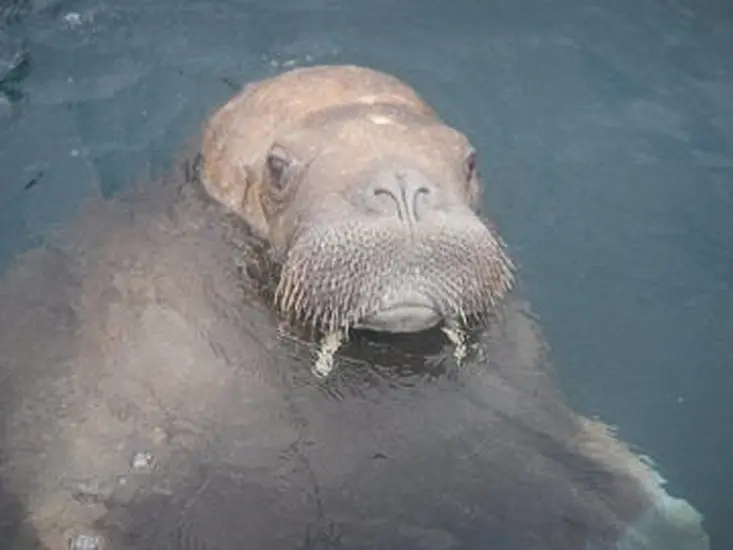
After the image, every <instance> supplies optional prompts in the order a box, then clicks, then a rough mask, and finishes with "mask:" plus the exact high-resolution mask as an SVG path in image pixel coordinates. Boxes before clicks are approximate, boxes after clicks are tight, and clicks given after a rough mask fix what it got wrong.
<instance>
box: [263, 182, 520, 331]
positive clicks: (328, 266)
mask: <svg viewBox="0 0 733 550" xmlns="http://www.w3.org/2000/svg"><path fill="white" fill-rule="evenodd" d="M399 173H404V171H403V172H399ZM399 173H398V175H399ZM380 179H385V178H381V177H380V178H377V181H376V182H375V184H370V185H359V186H358V189H359V190H360V193H359V194H358V198H357V199H355V200H352V202H354V203H356V204H355V206H357V208H356V209H354V211H355V212H356V214H354V215H353V216H348V217H347V219H346V220H344V221H339V222H335V221H334V220H333V219H329V220H328V221H327V223H326V222H325V221H324V222H323V223H318V219H317V217H316V220H314V222H315V223H311V224H309V225H308V226H307V228H306V229H305V230H303V231H301V232H299V234H298V235H297V238H295V239H294V241H293V243H292V245H291V246H290V247H289V250H288V251H287V254H286V256H285V259H284V262H283V265H282V270H281V278H280V281H279V285H278V288H277V291H276V300H277V303H278V305H279V307H280V309H281V311H282V312H283V313H284V314H285V315H288V316H290V317H291V318H293V320H294V321H296V322H298V323H305V324H308V325H310V326H312V327H313V328H317V329H319V330H322V331H324V332H326V333H332V332H334V331H337V330H345V329H349V328H367V329H371V330H378V331H386V332H419V331H422V330H426V329H429V328H432V327H434V326H436V325H438V324H439V323H441V322H446V323H450V324H453V323H462V324H463V325H467V324H469V323H472V322H477V321H478V322H481V321H485V320H486V319H487V318H488V317H489V316H490V315H491V313H492V312H494V311H495V310H496V308H497V307H498V305H499V303H500V301H501V299H502V298H503V297H504V295H505V294H506V293H507V292H508V291H509V290H510V289H511V287H512V284H513V269H514V266H513V265H512V262H511V260H510V259H509V257H508V256H507V254H506V253H505V246H504V243H503V242H502V240H501V238H500V237H499V235H498V233H497V232H496V231H495V230H494V229H493V228H492V227H490V226H489V225H487V224H486V223H484V222H482V221H481V219H480V218H479V217H478V216H477V215H476V214H475V213H474V212H473V211H472V210H471V209H470V208H469V207H468V206H466V205H465V204H456V205H453V206H452V207H449V208H442V206H444V205H441V204H440V203H439V202H436V203H433V202H431V201H430V200H428V199H425V198H424V197H423V196H425V195H429V194H430V193H431V192H432V191H431V187H430V185H414V181H413V184H410V182H406V181H404V180H405V178H404V177H403V178H399V177H393V178H391V180H392V181H388V182H386V183H385V182H384V181H379V180H380ZM361 190H366V193H364V192H361ZM364 195H367V197H368V198H366V199H365V198H364Z"/></svg>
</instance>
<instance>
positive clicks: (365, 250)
mask: <svg viewBox="0 0 733 550" xmlns="http://www.w3.org/2000/svg"><path fill="white" fill-rule="evenodd" d="M336 70H337V69H336ZM349 70H353V69H349ZM301 71H304V70H302V69H301ZM362 71H367V72H366V73H365V74H361V80H359V79H358V78H355V79H354V78H353V74H352V75H351V77H352V79H353V80H354V81H353V82H352V84H354V85H355V88H356V89H357V90H358V89H359V85H360V84H361V85H362V88H368V89H367V91H368V92H372V93H371V94H369V95H368V96H367V95H364V94H363V95H362V99H359V98H357V99H356V100H350V101H343V102H333V103H334V104H332V105H331V106H329V107H328V108H319V109H316V110H312V109H311V110H308V109H304V111H305V112H304V113H302V116H298V117H291V118H290V119H284V120H280V121H277V120H275V122H273V117H272V116H270V117H269V118H267V119H266V120H265V122H266V123H263V128H261V129H262V130H263V132H262V133H263V134H264V136H263V138H264V139H263V140H264V141H265V143H261V142H258V143H257V146H256V147H255V146H254V145H252V146H249V145H250V144H249V143H245V145H248V146H249V147H240V148H239V149H236V148H232V147H231V142H229V141H228V140H227V138H226V135H227V134H226V131H231V132H239V133H240V134H239V135H240V138H239V139H243V140H244V139H246V138H242V137H241V136H244V135H246V132H245V131H244V130H243V129H242V126H243V125H245V124H252V122H253V121H257V120H258V119H257V116H256V114H257V111H256V110H255V111H252V112H251V113H250V115H248V116H244V115H243V114H242V112H241V111H246V110H247V109H250V108H251V106H252V105H253V103H256V101H255V100H256V98H257V90H255V91H253V90H252V89H250V91H249V92H247V93H249V98H247V97H246V96H247V93H245V97H244V99H243V100H242V106H241V108H240V112H239V113H237V114H236V115H235V114H234V113H233V112H230V113H229V115H228V118H226V117H224V118H220V119H219V120H218V121H217V119H216V118H214V121H213V122H212V125H211V126H210V128H214V130H216V132H218V133H216V132H214V130H211V129H210V130H209V141H208V142H207V141H206V140H205V146H204V183H205V185H207V188H209V189H210V192H212V194H213V195H214V196H217V194H218V198H219V199H220V200H222V202H225V203H227V202H228V203H229V204H230V206H231V207H232V208H233V209H234V210H236V211H238V212H239V213H240V214H241V215H242V216H243V217H244V218H245V219H246V220H247V221H248V222H249V223H250V224H251V225H252V227H253V228H255V229H256V230H258V231H259V232H260V233H261V234H262V236H263V237H265V238H266V239H267V240H268V241H269V243H270V244H271V245H272V248H273V250H274V252H275V256H276V257H277V258H279V262H280V263H281V266H282V269H281V276H280V280H279V283H278V288H277V292H276V302H277V305H278V307H279V308H280V309H281V310H282V312H283V313H284V314H286V315H288V316H291V317H293V318H295V319H296V320H297V321H299V322H302V323H305V324H309V325H311V326H314V327H317V328H319V329H322V330H324V331H333V330H336V329H341V328H346V327H364V328H370V329H375V330H382V331H389V332H414V331H420V330H424V329H427V328H430V327H432V326H434V325H437V324H439V323H440V322H443V321H445V322H449V323H453V322H456V321H466V320H469V319H481V318H485V317H487V316H488V315H489V314H490V313H491V312H492V311H494V309H495V308H496V307H497V306H498V305H499V302H500V301H501V299H502V298H503V297H504V295H505V294H506V293H507V292H508V291H509V289H510V288H511V286H512V281H513V275H512V272H513V266H512V263H511V261H510V260H509V258H508V257H507V255H506V253H505V251H504V246H503V243H502V241H501V239H500V238H499V236H498V234H497V233H496V231H495V230H494V229H493V228H491V227H490V226H489V225H488V224H487V223H485V222H484V221H482V220H481V219H480V218H479V216H478V214H477V207H478V202H479V176H478V174H477V171H476V151H475V150H474V148H473V146H472V145H471V143H470V142H469V140H468V139H467V138H466V136H465V135H463V134H462V133H460V132H458V131H456V130H455V129H453V128H451V127H450V126H448V125H446V124H444V123H443V122H441V121H440V120H439V119H437V117H435V116H434V115H433V113H432V111H430V110H429V109H428V108H427V106H425V105H424V104H422V103H421V102H420V101H419V100H417V99H414V98H412V97H411V98H408V99H409V100H410V101H404V102H398V101H391V99H393V96H390V95H387V94H384V93H383V94H382V95H383V96H384V97H385V98H388V99H390V100H389V101H384V102H382V101H381V99H382V98H381V97H380V96H379V93H373V92H374V91H375V90H374V88H375V86H374V79H376V78H378V77H379V76H380V75H381V73H376V72H372V71H368V70H367V69H362ZM375 75H376V76H375ZM306 76H307V74H306ZM337 76H338V77H340V78H343V74H341V75H337ZM357 76H358V74H357ZM368 78H371V79H372V81H371V82H367V84H366V85H365V79H368ZM383 78H385V79H390V78H392V77H387V76H386V75H383ZM270 82H272V81H270ZM298 83H300V84H301V87H304V86H302V79H301V80H300V81H296V84H298ZM329 83H330V84H332V82H329ZM395 83H397V84H399V81H396V80H393V81H389V80H388V81H387V84H388V85H389V86H391V88H390V90H388V91H390V92H392V93H394V86H395V85H396V84H395ZM309 84H311V87H310V89H309V90H308V92H309V93H310V94H315V95H317V94H318V88H317V87H315V89H314V87H313V86H312V83H309ZM382 84H384V83H383V82H382ZM270 85H271V86H272V84H270ZM399 85H400V86H404V85H402V84H399ZM408 90H409V89H408ZM275 91H278V90H275ZM288 91H289V92H290V93H291V94H292V95H291V96H289V97H290V99H289V101H288V106H292V103H293V102H305V103H307V102H308V95H307V94H304V95H303V96H302V97H300V96H299V95H298V92H299V88H298V86H296V85H293V83H292V82H291V85H290V88H289V89H288ZM398 91H401V90H398ZM377 92H383V89H380V90H377ZM399 97H404V93H403V94H402V96H398V98H399ZM364 98H366V99H364ZM269 99H270V100H272V95H271V96H270V97H269ZM226 108H227V107H225V109H226ZM229 108H230V109H231V105H230V106H229ZM222 112H223V111H222ZM220 116H221V115H220ZM237 117H239V118H237ZM222 120H223V121H224V122H227V121H228V122H229V124H230V127H229V130H226V129H224V128H222V127H221V125H222ZM259 120H260V122H262V120H263V119H259ZM217 122H218V124H219V126H216V124H217ZM235 127H236V129H235ZM248 131H250V132H251V131H256V127H255V126H251V127H250V128H248ZM214 133H216V135H217V136H218V138H219V140H220V141H219V142H218V145H217V142H216V140H215V139H214V138H213V137H211V136H213V135H214ZM250 139H251V138H250ZM221 140H223V141H221ZM207 143H208V147H209V150H210V153H209V154H208V155H207ZM224 143H226V144H225V145H224ZM225 150H226V152H227V154H223V153H222V151H225ZM255 150H257V151H256V153H253V152H252V151H255ZM237 151H239V152H241V155H237V154H234V153H236V152H237ZM217 154H218V156H217ZM206 163H208V164H209V168H208V171H207V167H206ZM222 163H229V164H228V165H227V166H222ZM234 165H237V166H238V167H237V168H236V169H235V168H233V167H234ZM227 170H228V171H227ZM217 177H218V179H217ZM223 183H226V192H223V191H222V184H223ZM212 189H213V190H212ZM230 191H234V193H231V192H230Z"/></svg>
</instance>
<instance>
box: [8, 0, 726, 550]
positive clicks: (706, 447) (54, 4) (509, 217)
mask: <svg viewBox="0 0 733 550" xmlns="http://www.w3.org/2000/svg"><path fill="white" fill-rule="evenodd" d="M0 14H1V15H0V18H2V23H0V167H2V171H1V172H0V173H1V174H2V178H1V183H0V269H4V268H5V267H6V266H7V265H8V263H9V262H10V260H11V259H12V257H13V256H14V255H15V254H17V253H18V252H20V251H22V250H24V249H27V248H28V247H30V246H31V245H33V244H34V243H36V242H38V240H39V238H40V236H41V235H42V233H43V232H44V231H45V230H47V229H49V228H50V227H52V226H53V225H55V224H58V223H60V222H62V221H63V220H65V219H68V217H69V216H71V215H72V214H73V212H74V210H75V208H76V207H77V206H78V205H79V203H80V201H81V200H82V199H83V198H85V197H88V196H92V195H99V194H101V195H105V196H109V195H113V194H115V193H117V192H118V191H119V190H121V189H122V188H124V187H125V186H127V185H129V184H130V183H132V182H133V181H137V180H141V179H142V180H143V181H149V180H151V179H153V178H154V177H155V176H156V175H159V174H160V173H161V172H162V171H163V170H165V168H166V167H167V165H168V163H169V161H170V159H171V155H173V154H174V153H175V152H176V151H177V150H178V149H179V148H180V147H181V146H182V145H183V143H184V141H185V140H186V138H187V137H189V136H191V135H193V133H194V132H195V131H196V130H197V129H198V128H199V126H200V124H201V123H202V121H203V119H204V117H205V116H206V115H207V114H208V113H210V112H211V111H212V110H213V109H214V108H215V107H216V106H217V105H218V104H220V103H221V102H223V101H225V100H226V98H227V97H228V96H229V95H230V94H231V93H232V92H233V89H234V88H236V87H238V86H239V85H241V84H242V83H244V82H247V81H249V80H253V79H257V78H261V77H263V76H266V75H270V74H273V73H275V72H278V71H280V70H282V69H283V68H287V67H290V66H296V65H307V64H313V63H336V62H350V63H363V64H367V65H371V66H374V67H377V68H380V69H383V70H387V71H390V72H393V73H395V74H397V75H399V76H401V77H403V78H405V79H406V80H408V81H409V82H410V83H411V84H413V85H415V86H416V87H417V88H418V89H419V90H420V91H421V92H422V93H423V94H424V95H425V97H426V98H427V99H428V100H429V101H430V102H431V103H433V104H434V105H435V107H436V108H437V109H438V110H439V111H440V112H441V113H442V114H443V115H444V116H445V118H446V119H448V120H449V121H450V122H452V123H453V124H455V125H457V126H459V127H460V128H461V129H463V130H465V131H466V133H467V134H468V135H469V136H470V137H471V139H472V140H473V141H474V143H475V144H476V145H477V146H478V148H479V150H480V153H481V157H480V164H481V169H482V172H483V175H484V179H485V180H486V183H487V189H488V192H487V204H486V210H487V212H488V213H489V214H490V215H492V216H493V217H494V218H495V219H496V220H497V222H498V224H499V225H500V227H501V229H502V232H503V234H504V236H505V239H506V240H507V241H508V243H509V245H510V246H511V248H512V251H513V255H514V256H515V258H517V260H518V261H519V263H520V264H521V267H522V277H523V287H524V288H523V290H524V291H525V292H526V293H527V294H528V295H529V296H530V297H531V299H532V300H533V302H534V306H535V309H536V310H537V312H538V313H539V314H540V316H541V318H542V321H543V323H544V326H545V329H546V331H547V337H548V339H549V341H550V344H551V346H552V348H553V360H554V362H555V364H556V366H557V368H558V371H559V373H560V376H561V380H562V382H563V384H564V386H565V388H566V389H567V391H568V392H569V395H570V397H571V399H572V400H573V402H574V404H575V405H576V406H577V407H578V408H579V409H580V410H583V411H586V412H591V413H596V414H599V415H601V416H602V417H603V418H604V419H605V420H607V421H609V422H611V423H614V424H618V425H619V426H620V430H621V431H620V433H621V436H622V437H623V438H625V439H627V440H630V441H631V442H633V443H635V444H636V445H638V446H639V447H640V448H642V449H643V450H645V451H647V452H649V453H650V454H651V455H652V456H654V457H656V458H657V462H658V466H659V469H660V470H661V472H662V473H663V474H664V475H665V476H666V477H667V478H668V479H669V482H670V492H672V493H673V494H681V495H684V496H685V498H687V499H688V500H689V501H690V502H692V503H693V504H694V505H695V506H696V507H698V508H699V509H700V510H701V511H702V512H703V513H704V514H705V516H706V519H707V520H706V525H707V528H708V530H709V532H710V534H711V536H712V540H713V541H714V547H715V548H721V549H723V548H733V532H732V531H731V528H730V524H729V514H730V511H731V504H730V502H731V501H730V495H731V494H733V482H732V481H731V478H730V476H729V475H728V473H729V472H728V470H729V467H730V465H731V464H733V437H732V434H731V428H730V426H731V425H733V400H731V395H733V375H731V371H732V367H733V248H732V247H733V244H732V243H733V215H731V212H733V99H731V98H733V61H731V60H733V4H731V3H730V2H728V1H727V0H719V1H715V0H703V1H696V2H693V1H691V0H690V1H680V0H666V1H663V0H642V1H638V0H634V1H632V0H618V1H616V2H612V3H610V2H600V1H595V2H594V1H587V2H583V1H581V0H555V1H552V2H550V1H540V0H536V1H530V0H511V1H510V0H491V1H487V0H484V1H482V0H454V1H451V2H444V1H438V0H392V1H389V2H388V1H375V0H370V1H361V0H358V1H357V0H351V1H349V2H337V1H335V0H305V1H302V0H301V1H296V0H286V1H280V2H277V3H271V2H248V1H234V0H228V1H218V2H202V1H195V0H189V1H176V0H158V1H155V2H151V1H150V0H127V1H126V2H105V1H93V0H80V1H58V0H39V1H36V2H34V1H31V0H27V1H25V2H23V1H17V2H8V1H7V0H5V1H4V2H3V3H2V6H0Z"/></svg>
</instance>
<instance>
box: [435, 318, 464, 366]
mask: <svg viewBox="0 0 733 550" xmlns="http://www.w3.org/2000/svg"><path fill="white" fill-rule="evenodd" d="M440 330H442V331H443V333H444V334H445V336H446V337H447V338H448V340H450V342H451V343H452V344H453V345H454V346H455V349H454V350H453V357H455V359H456V363H458V366H460V365H461V363H462V362H463V360H464V359H465V358H466V356H467V355H468V345H467V341H468V338H467V336H466V333H465V331H464V330H463V329H462V328H461V327H460V326H458V325H457V324H450V325H443V326H442V327H440Z"/></svg>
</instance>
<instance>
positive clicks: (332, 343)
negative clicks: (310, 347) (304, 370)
mask: <svg viewBox="0 0 733 550" xmlns="http://www.w3.org/2000/svg"><path fill="white" fill-rule="evenodd" d="M345 340H346V334H345V332H344V331H341V330H338V331H335V332H330V333H328V334H326V336H324V338H323V340H321V343H320V345H319V347H318V357H317V358H316V362H315V363H314V365H313V369H311V370H312V371H313V374H314V375H315V376H316V377H317V378H326V377H327V376H328V375H329V374H330V373H331V371H332V370H333V360H334V356H335V355H336V352H337V351H338V349H339V348H340V347H341V345H342V344H343V343H344V341H345Z"/></svg>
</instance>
